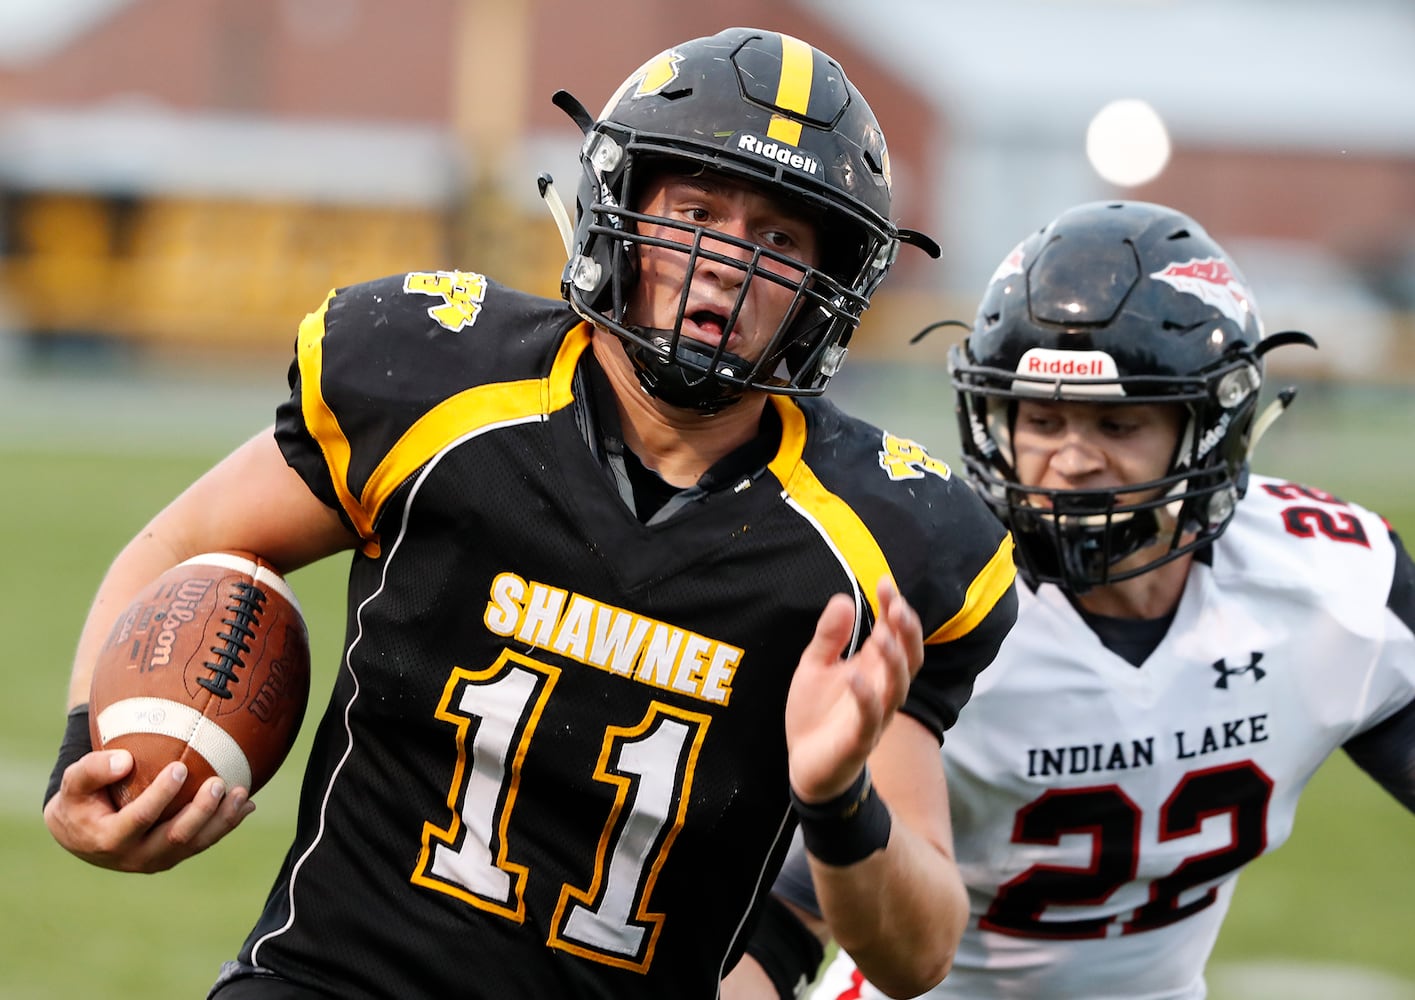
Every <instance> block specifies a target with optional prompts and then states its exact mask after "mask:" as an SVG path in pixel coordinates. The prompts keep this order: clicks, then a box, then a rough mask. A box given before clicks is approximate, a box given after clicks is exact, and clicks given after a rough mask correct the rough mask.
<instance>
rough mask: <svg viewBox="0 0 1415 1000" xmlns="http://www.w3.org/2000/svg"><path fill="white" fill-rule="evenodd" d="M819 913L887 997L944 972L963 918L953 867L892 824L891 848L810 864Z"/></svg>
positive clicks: (910, 991)
mask: <svg viewBox="0 0 1415 1000" xmlns="http://www.w3.org/2000/svg"><path fill="white" fill-rule="evenodd" d="M811 876H812V878H813V880H814V882H815V888H816V895H817V898H818V900H819V902H820V906H821V912H822V914H823V915H824V917H825V918H826V920H827V922H828V923H829V925H830V929H831V932H832V934H833V935H834V937H835V939H836V942H837V943H838V944H839V945H840V947H841V948H843V949H845V950H846V951H847V952H848V953H849V954H850V957H851V958H853V959H854V960H855V963H856V964H857V965H858V966H859V967H860V971H861V972H863V973H864V975H865V978H867V979H868V980H869V981H870V982H871V983H873V984H874V985H875V986H876V987H878V988H879V989H880V990H882V991H883V992H884V993H886V994H887V995H889V996H891V997H912V996H916V995H918V994H919V993H923V992H924V991H926V990H929V989H931V988H932V987H934V986H936V985H938V983H939V982H941V981H942V980H943V978H944V976H946V975H947V973H948V970H949V968H950V966H951V965H952V963H953V956H954V953H955V951H956V949H957V946H958V940H959V938H960V937H961V936H962V933H963V929H964V925H965V924H966V922H967V919H968V903H967V893H966V891H965V889H964V887H963V881H962V879H961V877H960V876H959V874H958V869H957V867H956V866H955V865H954V864H953V861H952V859H951V858H949V857H948V856H947V855H946V854H944V853H943V852H942V851H941V850H940V849H939V848H938V847H936V846H935V845H934V844H932V843H930V842H929V841H927V840H925V839H924V838H922V837H920V836H919V835H918V834H916V833H914V832H913V831H912V830H910V829H909V827H908V826H907V825H905V824H903V823H900V822H895V823H894V824H893V828H892V829H891V832H890V838H889V845H888V846H887V847H886V848H885V849H884V850H882V851H877V852H876V853H875V854H873V855H871V856H870V857H868V858H865V859H864V860H863V861H860V862H857V863H856V864H853V865H847V866H843V867H836V866H832V865H827V864H823V863H821V862H820V861H818V860H817V859H815V858H812V859H811Z"/></svg>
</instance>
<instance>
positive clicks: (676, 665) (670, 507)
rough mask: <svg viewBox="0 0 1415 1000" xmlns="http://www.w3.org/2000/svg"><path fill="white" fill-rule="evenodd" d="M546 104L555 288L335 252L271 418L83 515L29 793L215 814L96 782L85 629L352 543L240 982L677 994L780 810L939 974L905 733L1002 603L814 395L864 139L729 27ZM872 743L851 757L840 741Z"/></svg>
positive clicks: (702, 957)
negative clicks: (51, 764)
mask: <svg viewBox="0 0 1415 1000" xmlns="http://www.w3.org/2000/svg"><path fill="white" fill-rule="evenodd" d="M556 102H557V103H558V104H559V105H560V106H561V107H562V108H564V109H565V110H566V111H568V112H569V113H570V115H571V116H572V118H574V119H575V121H576V122H577V123H578V124H579V125H580V127H581V129H582V130H583V132H584V136H585V139H584V144H583V147H582V153H581V165H582V168H583V176H582V178H581V181H580V184H579V188H578V198H577V203H578V204H577V207H578V214H577V218H576V221H575V223H574V224H573V226H571V225H570V224H569V223H568V220H566V223H565V225H564V226H563V227H562V228H563V231H564V233H565V234H566V236H567V245H568V249H569V251H570V253H569V261H568V263H567V265H566V268H565V271H564V274H563V278H562V290H563V293H564V294H563V299H564V301H562V300H555V301H550V300H546V299H541V298H537V297H534V296H531V295H527V294H523V293H520V292H517V291H515V290H514V289H510V288H507V287H505V286H502V285H500V284H498V283H496V282H495V281H494V280H493V279H492V278H490V277H488V276H486V275H484V274H482V273H480V272H477V271H471V270H447V271H414V272H411V273H407V274H399V275H395V276H392V277H388V278H385V279H382V280H376V281H371V282H368V283H365V284H359V285H353V286H350V287H347V288H339V289H335V290H334V291H333V292H331V293H330V294H329V296H328V298H327V299H326V300H325V301H324V303H323V304H321V305H319V307H318V308H317V309H316V310H315V311H314V312H313V313H311V314H310V315H309V316H308V317H306V319H305V320H304V322H303V324H302V325H301V326H300V330H299V335H298V343H297V348H296V357H295V360H294V363H293V364H292V366H291V369H290V383H291V388H292V392H291V396H290V398H289V400H288V401H287V402H285V403H284V404H282V405H281V406H279V408H278V410H277V413H276V419H275V423H274V425H273V427H272V428H270V429H269V430H267V431H266V432H264V433H261V434H260V435H258V436H257V437H255V438H254V439H253V440H251V441H249V442H248V443H246V444H245V445H243V446H241V447H240V448H238V449H236V451H235V452H234V453H233V454H232V455H230V456H229V457H228V458H227V459H225V460H224V461H223V462H221V463H220V464H218V465H217V466H216V467H215V468H214V469H213V470H212V471H210V472H209V473H207V474H206V475H205V476H204V477H202V478H201V479H200V480H198V481H197V482H196V483H195V484H194V485H193V486H192V487H190V488H189V489H188V490H187V491H186V492H185V493H183V494H182V495H181V496H180V497H179V498H177V499H176V500H175V501H174V502H173V503H172V504H171V505H170V506H169V507H167V508H166V509H165V510H163V511H162V512H161V513H159V514H158V515H157V516H156V517H155V518H154V519H153V520H152V522H151V523H150V524H149V525H148V526H147V527H146V528H144V529H143V530H142V532H140V533H139V535H138V536H137V537H136V538H135V539H134V540H133V541H132V542H131V543H130V544H129V545H128V546H127V547H126V548H125V549H124V550H123V552H122V553H121V554H120V555H119V556H118V558H117V560H116V561H115V562H114V563H113V566H112V568H111V569H110V571H109V573H108V574H107V576H106V577H105V579H104V581H103V582H102V584H101V585H100V588H99V591H98V595H97V598H96V600H95V602H94V605H93V609H92V612H91V614H90V618H89V621H88V623H87V624H86V626H85V629H84V632H83V634H82V637H81V640H80V645H79V649H78V653H77V655H76V660H75V667H74V672H73V680H72V684H71V699H70V700H71V703H72V706H73V708H74V710H75V711H74V712H73V713H72V715H71V719H70V727H69V730H68V733H69V736H70V738H68V739H66V740H65V744H64V749H63V750H62V751H61V757H60V761H59V765H58V766H57V767H56V769H55V775H54V779H53V780H52V781H51V787H50V790H49V794H48V796H47V798H46V807H45V818H46V822H47V823H48V825H49V828H50V830H51V831H52V832H53V834H54V836H55V838H56V839H57V840H58V841H59V842H60V843H61V844H62V845H63V846H64V847H66V848H67V849H69V850H70V851H72V852H73V853H75V854H77V855H78V856H80V857H82V858H84V859H85V860H88V861H90V862H92V863H94V864H97V865H100V866H104V867H110V868H118V869H124V870H134V871H157V870H160V869H164V868H167V867H170V866H171V865H174V864H176V863H178V862H180V861H181V860H183V859H184V858H186V857H188V856H190V855H192V854H195V853H197V852H199V851H202V850H205V849H206V848H208V847H210V846H211V845H212V844H214V843H215V842H216V841H218V840H219V839H220V838H221V837H223V836H225V835H226V834H227V833H229V832H230V831H231V830H232V829H233V828H234V827H235V826H236V825H237V824H238V823H239V822H240V821H241V819H242V818H243V817H244V816H245V815H246V814H247V813H248V812H249V810H250V808H251V805H250V803H249V802H248V801H247V799H246V793H245V790H244V789H240V788H224V787H222V786H221V783H220V780H219V779H213V780H212V782H211V783H209V784H208V786H206V787H205V789H204V791H203V793H202V794H201V795H199V797H198V798H197V800H196V801H194V802H193V803H191V804H190V805H188V806H186V807H185V808H184V809H183V811H182V812H180V813H179V814H178V815H177V816H176V817H175V818H174V819H172V820H171V821H169V822H167V823H163V824H159V825H156V826H154V825H153V822H152V821H153V817H156V816H157V815H158V813H159V812H160V811H161V809H162V808H163V806H164V805H166V803H167V802H168V801H170V800H171V798H172V797H173V794H174V792H175V790H176V787H177V784H178V783H177V782H171V783H164V782H158V783H156V784H154V785H153V786H151V787H150V788H149V789H148V790H147V791H145V792H144V793H143V794H142V795H141V796H140V797H139V798H138V799H137V800H136V801H134V802H133V803H131V804H130V805H129V806H127V807H126V808H124V809H122V810H119V811H114V810H113V808H112V807H111V805H110V804H109V803H108V800H107V798H106V796H105V794H104V791H105V786H106V785H108V784H109V783H111V782H113V781H114V780H115V779H117V778H118V777H120V776H121V775H122V774H123V773H125V771H126V770H127V768H128V767H129V766H130V760H129V758H128V757H127V755H126V754H125V753H123V752H121V751H115V752H104V753H89V754H84V753H83V751H84V750H85V749H86V744H85V743H84V739H86V737H84V738H83V739H80V738H79V734H81V733H83V732H86V727H87V721H86V712H85V711H84V707H83V702H84V699H85V696H86V692H87V688H88V678H89V675H90V672H91V671H90V667H89V663H90V661H91V659H92V657H93V653H94V651H95V650H96V649H97V647H98V645H99V643H100V641H101V639H102V637H103V636H104V634H105V633H106V631H107V627H108V623H109V620H110V619H111V618H112V617H113V616H114V614H115V613H116V611H117V610H118V609H120V608H122V607H124V606H125V605H126V604H127V602H128V601H129V599H130V598H131V597H132V596H133V595H134V594H135V593H136V592H137V591H138V590H139V589H140V588H141V587H142V586H143V585H144V584H146V583H147V582H148V581H149V580H150V579H152V578H153V577H155V576H157V575H158V573H159V572H160V571H162V570H164V569H166V568H167V567H169V566H171V565H173V564H175V563H177V562H179V561H181V560H183V559H184V558H186V557H188V556H190V555H194V554H198V553H202V552H207V551H211V550H220V549H240V550H247V551H252V552H256V553H260V554H261V555H263V556H264V557H266V558H267V559H268V560H270V561H271V562H272V563H273V564H275V565H276V566H278V567H279V568H280V569H282V570H283V571H286V572H288V571H291V570H294V569H296V568H298V567H300V566H304V565H306V564H308V563H310V562H312V561H314V560H317V559H321V558H325V557H328V556H331V555H334V554H336V553H341V552H344V553H350V552H351V553H352V554H351V562H350V569H349V613H348V630H347V643H346V647H345V649H344V654H343V658H342V661H341V663H340V666H339V671H338V674H337V677H336V680H335V683H334V686H333V690H332V692H331V693H330V698H329V702H328V707H327V709H326V710H325V713H324V715H323V718H322V720H321V721H320V723H319V728H318V730H317V732H316V734H315V738H314V742H313V746H312V749H311V753H310V758H309V761H308V763H307V765H306V772H305V776H304V783H303V788H302V792H301V802H300V809H299V817H298V826H297V829H296V831H295V835H294V840H293V843H292V844H291V846H290V849H289V853H288V855H287V857H286V861H285V864H284V865H283V866H282V868H281V870H280V871H279V873H278V874H277V875H276V877H275V882H274V885H273V887H272V889H271V892H270V895H269V897H268V900H267V902H266V905H265V908H264V912H263V913H262V915H261V916H260V918H259V920H258V921H257V923H256V926H255V927H254V928H253V929H252V931H251V933H250V935H249V937H248V938H247V940H246V942H245V944H244V946H242V947H241V948H240V950H239V954H238V955H237V956H236V958H235V959H234V960H233V961H232V962H230V963H228V965H227V967H226V969H225V970H223V973H222V976H221V979H220V980H219V982H218V983H217V985H216V987H215V988H214V990H213V995H214V996H216V997H218V998H220V1000H239V998H242V997H313V996H338V997H341V998H348V997H399V998H404V997H414V996H426V997H433V996H436V997H450V996H456V997H471V998H483V997H485V998H492V997H495V998H504V997H518V998H526V997H546V998H557V1000H558V998H564V997H601V998H610V997H613V998H616V1000H624V998H634V997H643V998H650V997H651V998H663V997H683V998H693V997H702V998H707V997H713V996H715V995H716V994H717V990H718V982H719V980H720V979H721V977H722V976H723V975H724V974H725V973H726V972H727V971H729V970H730V969H731V968H732V967H733V966H734V964H735V963H736V962H737V959H738V958H739V956H740V955H741V953H742V950H743V948H744V944H745V941H746V938H747V935H748V933H749V932H750V931H751V930H752V929H753V928H754V927H755V926H757V925H759V924H760V925H763V926H768V925H770V924H771V922H772V921H773V920H774V919H776V918H777V917H778V916H779V914H777V913H776V911H775V909H774V908H773V906H772V905H770V904H768V894H767V888H768V887H769V886H770V885H771V882H772V879H773V876H774V875H775V873H776V871H777V869H778V868H779V867H780V864H781V860H782V858H783V856H784V855H785V852H786V848H787V846H788V843H789V842H790V840H791V837H792V833H793V830H794V829H795V828H796V827H797V826H799V827H800V828H801V830H802V831H803V834H804V835H805V837H806V839H807V842H808V843H809V844H810V845H811V851H812V857H813V859H814V860H813V862H812V863H813V864H816V865H817V866H818V872H817V877H818V881H819V884H820V886H821V894H822V904H823V907H824V912H825V913H826V915H827V919H828V920H829V921H830V923H831V926H832V930H833V932H834V934H835V935H836V936H837V937H838V938H839V939H840V940H841V941H843V942H848V943H849V946H850V948H851V950H852V952H853V953H854V954H855V955H856V956H857V957H859V959H860V960H861V961H862V963H864V964H865V965H866V967H868V968H869V969H870V972H871V975H872V976H875V977H876V978H878V979H879V980H880V981H882V982H888V983H892V984H894V986H895V987H896V988H897V989H899V990H900V991H906V992H916V991H918V990H921V989H924V988H927V987H928V986H931V985H932V984H933V983H935V982H937V981H938V980H939V979H940V978H942V977H943V975H944V974H945V972H946V971H947V968H948V962H949V958H950V955H951V950H952V949H951V945H950V944H949V942H948V939H949V937H950V935H954V936H956V934H957V933H960V932H961V929H962V922H963V919H964V916H965V911H966V904H965V900H964V895H963V887H962V883H961V881H960V879H959V876H958V872H957V870H956V869H955V867H954V866H953V864H952V861H951V860H950V850H951V845H950V839H949V838H950V833H949V830H948V828H947V824H946V823H943V822H940V820H939V818H938V817H939V816H940V815H941V809H940V807H939V801H938V799H939V797H940V796H941V795H942V793H943V783H942V775H941V767H940V764H939V754H938V747H939V741H940V739H941V735H942V733H943V731H944V730H945V729H947V728H948V727H949V726H950V725H951V724H952V723H953V720H954V719H955V717H956V716H957V713H958V710H959V709H960V707H961V706H962V705H963V703H964V702H965V701H966V700H967V698H968V695H969V692H970V691H971V688H972V683H973V678H974V676H975V675H976V674H977V673H978V672H979V671H980V670H981V669H982V668H983V667H984V666H985V665H986V664H987V663H988V662H989V661H990V660H991V659H992V657H993V654H994V653H995V651H996V650H997V647H998V645H999V643H1000V641H1001V639H1002V637H1003V635H1004V634H1005V633H1006V631H1007V630H1008V628H1010V626H1011V624H1012V621H1013V619H1014V616H1015V609H1016V594H1015V591H1014V589H1013V574H1014V571H1013V563H1012V552H1011V540H1010V536H1009V535H1008V534H1007V532H1006V531H1005V530H1004V529H1003V528H1002V527H1001V525H999V524H998V522H997V521H996V519H994V518H993V517H992V516H991V515H990V513H989V512H988V510H987V509H986V507H985V506H983V504H982V503H981V502H980V501H979V500H978V499H977V498H976V497H974V496H973V494H972V493H971V491H970V490H969V489H968V488H967V486H966V485H965V484H964V482H963V481H962V480H961V478H960V477H958V476H955V475H954V474H953V472H952V470H951V469H949V467H948V466H947V465H945V464H944V463H942V462H940V461H938V460H936V459H934V458H932V457H931V456H929V455H928V454H927V453H926V452H925V451H924V450H923V449H922V448H920V447H919V446H918V445H917V444H915V443H913V442H912V441H910V440H908V439H906V438H902V437H897V436H895V435H893V434H890V433H887V432H886V431H884V430H882V429H880V428H876V427H871V426H869V425H867V424H865V423H863V422H862V421H859V420H856V419H854V418H851V417H849V416H847V415H845V414H843V413H841V412H840V411H839V410H837V409H836V408H835V407H833V406H832V405H830V404H829V403H827V402H826V401H825V400H823V399H821V398H819V397H820V395H821V392H822V390H824V388H825V386H826V384H827V382H828V381H829V379H830V378H831V376H832V375H834V374H835V372H836V371H837V370H838V369H839V367H840V364H841V361H842V360H843V358H844V355H845V349H846V345H847V342H848V341H849V339H850V335H851V333H852V332H853V330H854V329H855V327H856V325H857V323H858V320H859V317H860V314H861V313H862V312H863V310H864V309H865V308H866V306H867V305H868V303H869V300H870V296H871V294H872V293H873V292H874V290H875V289H876V287H877V286H878V285H879V283H880V281H881V280H882V279H883V278H884V276H885V274H886V272H887V271H888V270H889V267H890V265H891V264H892V262H893V260H894V258H895V255H896V254H897V252H898V250H899V247H900V245H901V244H903V243H910V244H914V245H917V246H920V247H922V248H924V249H925V250H928V251H930V252H932V253H935V254H936V253H937V247H936V246H934V245H933V244H932V242H931V241H930V240H928V239H927V237H924V236H922V235H920V234H918V233H914V232H911V231H909V230H903V229H900V228H898V227H897V226H896V225H895V224H894V222H893V221H892V219H891V215H890V174H889V155H888V151H887V149H886V147H885V142H884V137H883V135H882V134H881V133H880V129H879V126H878V123H877V122H876V120H875V118H874V116H873V114H872V113H871V111H870V109H869V107H868V106H867V105H866V104H865V102H864V100H863V99H862V98H861V96H860V94H859V93H858V92H857V91H856V89H855V88H854V87H853V85H851V84H850V83H849V82H848V80H847V79H846V78H845V76H844V74H843V72H842V71H841V69H840V67H839V65H838V64H837V63H836V62H835V61H834V60H832V59H831V58H830V57H829V56H827V55H826V54H825V53H823V52H821V51H819V50H817V49H815V48H813V47H812V46H810V45H808V44H806V43H804V42H802V41H800V40H798V39H795V38H791V37H789V36H785V35H780V34H777V33H775V32H769V31H757V30H750V29H743V28H734V29H729V30H726V31H723V32H721V33H720V34H718V35H715V36H712V37H708V38H700V39H695V40H692V41H689V42H686V43H684V44H681V45H678V46H675V47H674V48H672V49H669V50H668V51H666V52H664V53H662V54H660V55H659V56H657V57H655V58H654V59H651V60H650V61H648V62H647V63H645V64H644V65H643V66H642V67H641V68H640V69H639V70H638V71H637V72H635V73H634V74H633V75H632V76H631V77H630V78H629V79H628V80H627V81H626V82H625V83H624V85H623V86H622V87H621V88H620V89H619V90H618V91H617V92H616V93H615V95H614V96H613V97H612V98H611V99H610V101H609V103H608V104H607V106H606V107H605V110H604V111H603V112H602V113H601V114H600V115H599V117H598V118H594V117H592V116H591V115H589V114H588V113H587V112H586V111H585V110H584V108H583V107H581V106H580V105H579V104H578V103H577V102H575V101H574V99H573V98H570V97H568V95H565V94H563V93H562V94H558V95H557V96H556ZM867 764H868V766H867Z"/></svg>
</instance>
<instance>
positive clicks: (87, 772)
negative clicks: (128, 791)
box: [44, 750, 255, 872]
mask: <svg viewBox="0 0 1415 1000" xmlns="http://www.w3.org/2000/svg"><path fill="white" fill-rule="evenodd" d="M132 768H133V755H132V754H130V753H129V752H128V751H126V750H95V751H93V752H91V753H88V754H85V755H84V756H83V757H81V758H79V759H78V760H77V761H75V762H74V763H72V764H70V765H69V766H68V767H67V768H66V769H65V770H64V780H63V784H61V785H60V786H59V791H58V793H57V794H55V796H54V797H53V798H51V799H50V800H49V802H48V803H46V804H45V806H44V824H45V826H47V827H49V832H50V833H51V834H52V835H53V837H54V839H55V840H57V841H58V842H59V844H60V846H62V847H63V848H64V849H65V850H66V851H68V852H69V853H71V854H73V855H75V856H77V857H80V858H82V859H83V860H85V861H87V862H89V863H90V864H93V865H97V866H98V867H100V868H112V869H114V870H116V871H126V872H160V871H165V870H167V869H168V868H171V867H172V866H173V865H175V864H177V863H178V862H180V861H184V860H186V859H187V858H189V857H191V856H192V855H193V854H198V853H200V852H201V851H204V850H206V849H207V848H208V847H210V846H211V845H212V844H214V843H216V842H217V841H218V840H220V839H221V838H222V837H224V836H226V834H228V833H230V832H231V831H232V830H234V829H235V828H236V827H237V826H238V825H240V822H241V820H243V819H245V818H246V816H248V815H250V813H251V812H252V811H254V809H255V803H253V802H251V801H250V799H249V796H248V795H247V792H246V790H245V789H244V788H234V789H231V790H230V792H229V794H228V792H227V789H226V787H225V785H224V784H223V783H222V781H221V779H220V778H210V779H208V780H207V782H206V783H205V784H203V785H202V786H201V788H200V789H199V790H198V791H197V794H196V797H195V798H194V799H193V800H192V801H191V802H190V803H188V804H187V805H186V806H185V807H183V808H182V810H181V812H179V813H177V815H175V816H173V817H172V818H171V819H169V820H168V821H167V822H165V823H157V822H156V821H157V818H158V817H159V816H161V815H162V811H163V810H164V809H165V808H167V804H168V803H169V802H171V801H172V800H173V799H174V798H176V796H177V793H178V792H180V791H181V789H182V782H183V781H184V780H186V768H185V767H184V766H183V765H181V764H176V763H173V764H169V765H167V767H166V768H165V769H164V770H163V772H162V773H161V774H160V775H158V777H157V778H156V780H154V781H153V782H152V784H150V785H149V786H148V787H147V788H145V789H143V792H142V794H141V795H139V796H138V797H137V798H135V799H133V801H132V802H129V803H128V804H127V805H126V806H124V807H123V808H122V809H115V808H114V806H113V802H112V800H111V799H109V797H108V791H107V789H108V786H109V785H111V784H113V783H114V782H115V781H118V780H120V779H121V778H123V777H124V776H125V775H126V774H127V773H128V772H129V771H131V770H132Z"/></svg>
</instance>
